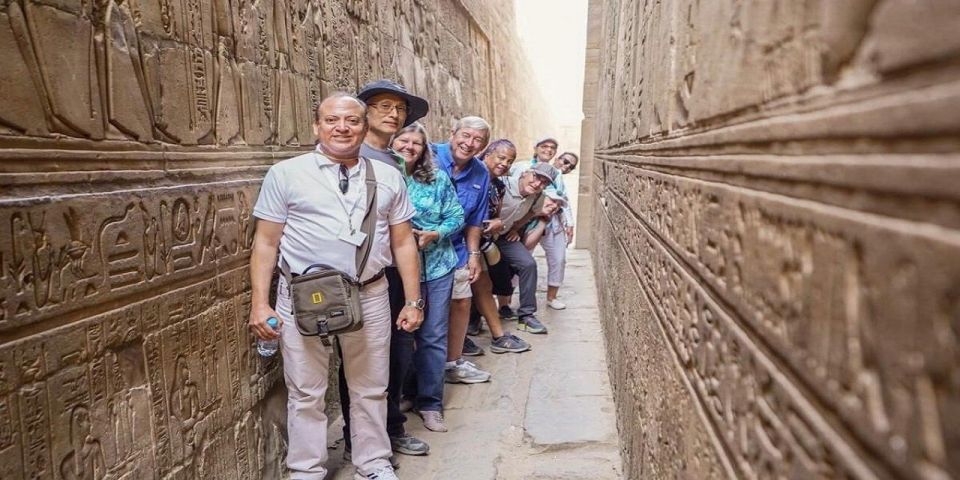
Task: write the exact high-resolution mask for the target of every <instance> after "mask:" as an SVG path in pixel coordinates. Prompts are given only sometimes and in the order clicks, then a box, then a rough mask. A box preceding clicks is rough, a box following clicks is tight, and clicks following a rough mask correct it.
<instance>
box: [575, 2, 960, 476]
mask: <svg viewBox="0 0 960 480" xmlns="http://www.w3.org/2000/svg"><path fill="white" fill-rule="evenodd" d="M590 3H591V8H590V34H589V45H588V54H587V59H588V60H587V79H586V87H585V96H584V99H585V105H584V106H585V115H586V117H587V120H586V121H585V123H584V130H583V139H584V144H585V145H592V146H593V149H592V151H591V152H586V153H585V155H584V168H583V169H582V173H581V175H582V180H581V185H583V186H584V187H583V188H582V190H581V195H582V196H581V210H580V211H581V215H584V216H583V217H582V220H581V222H580V223H579V224H580V225H581V226H584V225H590V226H591V227H592V228H589V229H588V230H589V231H590V232H592V234H593V239H592V240H593V244H592V248H593V249H594V253H595V255H596V258H595V264H596V265H597V277H598V281H599V283H600V292H601V293H600V294H601V304H602V305H603V307H602V308H603V317H604V323H605V329H606V335H607V339H608V347H609V356H610V364H611V376H612V380H613V381H612V383H613V385H614V390H615V395H616V397H617V398H616V399H617V405H618V419H619V427H620V433H621V438H622V440H623V442H622V448H623V451H624V455H623V458H625V459H627V460H626V463H627V464H626V465H625V469H624V471H625V472H628V477H629V478H643V479H660V478H663V479H673V478H696V479H710V478H746V479H776V478H788V479H813V478H823V479H839V478H852V479H874V478H878V479H908V478H909V479H938V480H947V479H960V115H958V112H960V36H958V35H957V34H956V32H957V29H958V26H960V2H957V1H955V0H920V1H900V0H855V1H853V0H851V1H841V2H838V1H816V0H769V1H740V0H711V1H695V0H675V1H663V2H661V1H644V0H636V1H627V0H591V2H590ZM584 195H586V196H584ZM591 212H592V213H591ZM582 239H583V237H581V240H582Z"/></svg>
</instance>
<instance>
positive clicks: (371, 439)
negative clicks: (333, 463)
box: [276, 278, 390, 480]
mask: <svg viewBox="0 0 960 480" xmlns="http://www.w3.org/2000/svg"><path fill="white" fill-rule="evenodd" d="M278 289H279V291H278V293H277V309H276V310H277V314H279V315H280V320H281V321H282V322H283V328H282V330H281V332H280V333H281V339H280V353H281V354H282V355H283V375H284V379H285V380H286V383H287V433H288V436H289V447H288V452H287V466H288V467H289V468H290V479H291V480H322V479H323V478H324V476H326V474H327V470H326V468H324V466H323V465H324V463H325V462H326V461H327V416H326V414H324V406H325V405H324V395H325V394H326V392H327V378H328V372H329V367H330V355H331V349H330V347H325V346H324V345H323V343H321V342H320V338H319V337H304V336H303V335H300V332H299V331H297V325H296V323H295V322H294V321H293V318H292V317H291V314H290V295H289V292H288V291H287V286H286V282H285V281H284V280H283V278H281V279H280V285H279V286H278ZM360 304H361V308H363V328H362V329H360V330H358V331H356V332H352V333H348V334H344V335H340V336H339V338H340V348H341V349H343V364H344V368H345V373H346V376H347V383H348V384H349V388H350V425H351V426H352V427H353V428H352V429H351V432H352V433H351V439H350V440H351V443H352V445H353V452H352V455H353V464H354V465H355V466H356V467H357V470H358V471H359V472H360V473H361V474H364V475H366V474H369V473H373V472H374V471H376V470H377V469H379V468H382V467H385V466H387V465H390V460H389V458H390V438H389V437H387V382H388V380H389V373H390V302H389V299H388V297H387V289H386V280H381V281H378V282H376V283H374V284H372V285H370V286H368V287H367V288H366V289H364V291H362V292H361V294H360Z"/></svg>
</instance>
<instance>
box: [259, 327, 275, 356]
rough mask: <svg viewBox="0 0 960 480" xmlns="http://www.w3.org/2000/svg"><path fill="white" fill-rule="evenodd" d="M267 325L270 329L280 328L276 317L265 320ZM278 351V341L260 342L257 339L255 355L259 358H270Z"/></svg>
mask: <svg viewBox="0 0 960 480" xmlns="http://www.w3.org/2000/svg"><path fill="white" fill-rule="evenodd" d="M267 325H270V328H272V329H274V330H276V329H277V327H279V326H280V320H277V317H270V318H268V319H267ZM279 349H280V339H279V338H278V339H276V340H261V339H259V338H258V339H257V353H259V354H260V356H261V357H272V356H274V355H276V353H277V350H279Z"/></svg>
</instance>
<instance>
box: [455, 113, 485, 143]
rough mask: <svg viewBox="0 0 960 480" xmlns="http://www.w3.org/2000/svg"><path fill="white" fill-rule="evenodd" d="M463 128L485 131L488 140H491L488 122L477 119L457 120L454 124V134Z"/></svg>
mask: <svg viewBox="0 0 960 480" xmlns="http://www.w3.org/2000/svg"><path fill="white" fill-rule="evenodd" d="M462 128H472V129H474V130H483V131H484V132H487V138H488V139H489V138H490V124H489V123H487V121H486V120H484V119H482V118H480V117H475V116H469V117H463V118H461V119H460V120H457V121H456V122H454V123H453V133H457V132H458V131H460V129H462Z"/></svg>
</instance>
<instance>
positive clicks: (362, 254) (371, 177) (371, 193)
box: [280, 157, 377, 285]
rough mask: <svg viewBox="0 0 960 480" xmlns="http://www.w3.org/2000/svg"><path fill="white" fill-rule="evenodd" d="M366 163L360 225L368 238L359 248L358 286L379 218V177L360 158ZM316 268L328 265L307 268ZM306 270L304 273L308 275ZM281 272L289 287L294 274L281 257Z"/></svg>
mask: <svg viewBox="0 0 960 480" xmlns="http://www.w3.org/2000/svg"><path fill="white" fill-rule="evenodd" d="M360 159H361V160H363V162H364V166H365V169H366V171H367V175H366V179H365V182H366V184H367V212H366V213H365V214H364V215H363V223H361V224H360V231H361V232H363V233H365V234H366V238H364V239H363V243H361V244H360V246H359V247H357V257H356V262H357V277H356V282H357V284H359V283H360V275H363V269H364V268H366V266H367V259H369V258H370V250H371V249H372V248H373V231H374V227H375V226H376V223H377V216H376V215H375V214H372V212H374V211H375V210H376V208H377V175H376V174H375V173H374V171H373V162H371V161H370V160H369V159H368V158H366V157H360ZM314 267H327V268H329V267H328V266H327V265H319V264H314V265H311V266H309V267H307V270H310V269H311V268H314ZM307 270H305V271H304V272H303V273H307ZM280 272H281V273H282V274H283V278H284V279H286V280H287V285H290V283H291V282H292V281H293V274H292V272H290V265H288V264H287V259H285V258H283V256H281V257H280Z"/></svg>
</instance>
